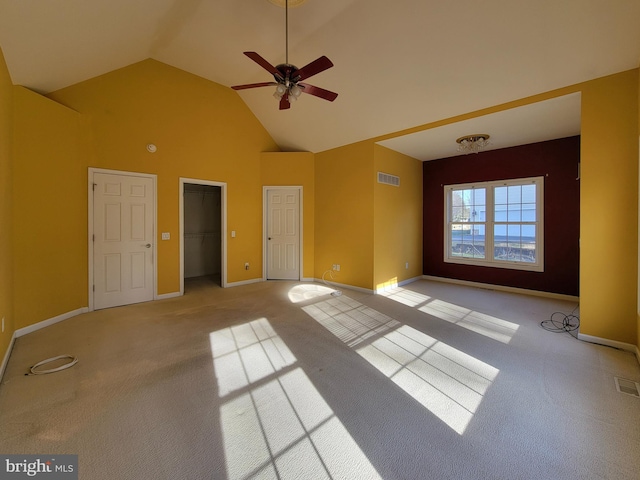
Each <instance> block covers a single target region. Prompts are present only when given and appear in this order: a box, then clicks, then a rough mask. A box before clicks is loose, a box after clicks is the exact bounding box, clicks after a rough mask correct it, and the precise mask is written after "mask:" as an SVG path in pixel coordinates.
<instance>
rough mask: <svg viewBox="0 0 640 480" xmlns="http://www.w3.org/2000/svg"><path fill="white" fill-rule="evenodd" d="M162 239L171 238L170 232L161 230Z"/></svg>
mask: <svg viewBox="0 0 640 480" xmlns="http://www.w3.org/2000/svg"><path fill="white" fill-rule="evenodd" d="M162 240H171V234H170V233H169V232H162Z"/></svg>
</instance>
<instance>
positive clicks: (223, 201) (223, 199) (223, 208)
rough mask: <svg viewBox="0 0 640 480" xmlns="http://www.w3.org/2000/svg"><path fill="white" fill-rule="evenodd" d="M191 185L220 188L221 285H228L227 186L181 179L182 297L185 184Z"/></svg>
mask: <svg viewBox="0 0 640 480" xmlns="http://www.w3.org/2000/svg"><path fill="white" fill-rule="evenodd" d="M185 183H191V184H195V185H208V186H211V187H220V189H221V191H220V215H221V223H222V225H221V232H220V247H221V248H220V249H221V251H222V258H221V263H220V283H221V284H222V285H221V286H222V287H223V288H226V287H227V286H228V285H227V184H226V183H225V182H214V181H211V180H200V179H197V178H183V177H180V206H179V213H180V238H179V239H178V241H179V242H180V295H184V184H185Z"/></svg>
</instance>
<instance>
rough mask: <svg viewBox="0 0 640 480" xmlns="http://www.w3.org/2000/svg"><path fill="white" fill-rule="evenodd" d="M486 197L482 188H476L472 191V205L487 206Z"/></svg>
mask: <svg viewBox="0 0 640 480" xmlns="http://www.w3.org/2000/svg"><path fill="white" fill-rule="evenodd" d="M486 196H487V194H486V189H484V188H476V189H475V190H474V199H473V203H474V204H475V205H476V206H480V205H486V204H487V200H486Z"/></svg>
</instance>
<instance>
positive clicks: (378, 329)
mask: <svg viewBox="0 0 640 480" xmlns="http://www.w3.org/2000/svg"><path fill="white" fill-rule="evenodd" d="M303 310H304V311H305V312H307V313H308V314H309V315H310V316H311V317H312V318H314V319H315V320H316V321H317V322H318V323H320V324H321V325H323V326H324V327H325V328H327V329H328V330H329V331H330V332H332V333H333V334H334V335H336V336H337V337H338V338H340V339H341V340H342V341H343V342H344V343H346V344H347V345H349V346H350V347H355V346H357V345H360V346H359V347H358V348H357V349H356V351H357V352H358V353H359V354H360V355H361V356H362V357H363V358H364V359H365V360H367V361H368V362H369V363H370V364H371V365H373V366H374V367H375V368H377V369H378V370H379V371H380V372H382V373H383V374H384V375H385V376H387V377H388V378H389V379H391V380H392V381H393V382H394V383H395V384H396V385H398V386H399V387H400V388H401V389H402V390H404V391H405V392H406V393H408V394H409V395H411V397H413V398H414V399H415V400H416V401H417V402H418V403H420V404H421V405H422V406H424V407H425V408H427V409H428V410H429V411H430V412H431V413H433V414H434V415H436V416H437V417H438V418H439V419H440V420H442V421H443V422H444V423H446V424H447V425H448V426H449V427H450V428H451V429H453V430H454V431H455V432H457V433H458V434H460V435H462V434H463V433H464V431H465V430H466V428H467V426H468V425H469V422H470V421H471V420H472V419H473V416H474V414H475V413H476V411H477V409H478V407H479V406H480V404H481V402H482V400H483V398H484V395H485V393H486V392H487V390H488V389H489V387H490V386H491V384H492V383H493V381H494V380H495V378H496V377H497V375H498V373H499V370H498V369H497V368H494V367H492V366H491V365H488V364H486V363H484V362H482V361H480V360H478V359H476V358H474V357H472V356H471V355H468V354H466V353H464V352H461V351H460V350H457V349H455V348H453V347H451V346H449V345H447V344H445V343H443V342H441V341H439V340H437V339H435V338H433V337H430V336H429V335H426V334H425V333H422V332H420V331H418V330H416V329H415V328H412V327H410V326H408V325H403V324H401V323H400V322H398V321H397V320H394V319H392V318H391V317H388V316H386V315H384V314H382V313H380V312H378V311H376V310H374V309H372V308H369V307H366V306H364V305H362V304H360V303H359V302H357V301H355V300H353V299H350V298H348V297H341V298H337V299H331V300H326V301H322V302H318V303H316V304H314V305H310V306H307V307H304V308H303Z"/></svg>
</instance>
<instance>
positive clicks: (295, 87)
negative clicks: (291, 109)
mask: <svg viewBox="0 0 640 480" xmlns="http://www.w3.org/2000/svg"><path fill="white" fill-rule="evenodd" d="M301 93H302V89H301V88H300V87H299V86H298V85H295V84H294V85H293V86H292V87H291V88H290V89H289V94H290V95H291V98H298V97H299V96H300V94H301Z"/></svg>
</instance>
